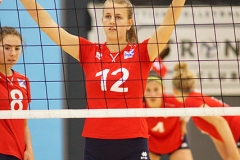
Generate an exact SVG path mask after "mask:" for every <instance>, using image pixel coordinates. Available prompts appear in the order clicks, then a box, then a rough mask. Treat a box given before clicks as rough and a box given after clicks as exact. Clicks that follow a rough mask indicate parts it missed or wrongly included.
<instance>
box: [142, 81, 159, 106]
mask: <svg viewBox="0 0 240 160" xmlns="http://www.w3.org/2000/svg"><path fill="white" fill-rule="evenodd" d="M162 93H163V88H162V84H160V83H159V82H157V81H148V82H147V85H146V91H145V94H144V97H145V100H146V103H147V105H148V106H149V107H151V108H159V107H161V106H160V105H161V103H162Z"/></svg>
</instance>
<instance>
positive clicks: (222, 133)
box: [172, 62, 240, 160]
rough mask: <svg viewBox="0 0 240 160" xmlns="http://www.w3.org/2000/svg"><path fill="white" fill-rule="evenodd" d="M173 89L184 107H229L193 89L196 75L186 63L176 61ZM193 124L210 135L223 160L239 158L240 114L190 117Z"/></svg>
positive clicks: (237, 159) (236, 159)
mask: <svg viewBox="0 0 240 160" xmlns="http://www.w3.org/2000/svg"><path fill="white" fill-rule="evenodd" d="M174 70H175V74H174V76H173V81H172V84H173V90H174V93H175V95H176V96H177V97H178V99H179V101H184V106H185V107H229V106H228V105H227V104H225V103H223V102H222V101H220V100H217V99H215V98H213V97H210V96H208V95H204V94H202V93H200V92H198V91H196V90H195V83H196V77H195V75H194V74H193V72H191V71H190V70H189V69H188V65H187V63H184V62H182V63H177V64H176V65H175V68H174ZM192 120H193V122H194V123H195V125H196V126H197V127H198V128H199V129H200V130H201V131H202V132H203V133H206V134H207V135H209V136H210V137H211V139H212V140H213V142H214V144H215V146H216V149H217V150H218V152H219V154H220V156H221V157H222V159H223V160H239V159H240V154H239V151H240V150H239V149H238V148H237V144H236V143H237V142H239V140H240V129H239V126H240V116H223V117H222V116H202V117H192Z"/></svg>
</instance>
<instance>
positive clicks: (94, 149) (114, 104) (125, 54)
mask: <svg viewBox="0 0 240 160" xmlns="http://www.w3.org/2000/svg"><path fill="white" fill-rule="evenodd" d="M20 1H21V2H22V4H23V5H24V7H25V8H26V9H27V11H28V12H29V14H30V15H31V17H32V18H33V19H34V20H35V22H36V23H37V24H38V25H39V27H40V28H41V29H42V31H44V32H45V33H46V34H47V35H48V36H49V37H50V38H51V39H52V40H53V41H54V42H55V43H56V44H57V45H59V46H60V47H61V48H62V49H63V50H64V51H65V52H66V53H68V54H69V55H71V56H72V57H74V58H75V59H76V60H78V61H79V63H80V65H81V66H82V68H83V70H84V73H85V77H86V81H85V82H86V92H87V108H89V109H107V108H108V109H110V108H142V107H143V104H142V97H143V94H144V91H145V86H146V79H147V77H148V73H149V70H150V68H151V67H152V62H153V61H154V59H155V58H156V57H157V56H158V53H160V52H161V51H162V49H163V48H164V47H165V45H166V43H167V42H168V41H169V38H170V36H171V34H172V31H173V29H174V27H175V24H176V23H177V20H178V18H179V16H180V14H181V11H182V7H183V6H184V3H185V0H173V1H172V3H171V4H170V7H169V9H168V10H167V11H166V15H165V17H164V20H163V22H162V24H161V26H159V27H158V28H157V30H156V32H155V33H154V34H153V35H149V36H150V38H149V39H146V40H144V41H143V42H141V43H139V42H138V39H137V36H136V31H135V26H134V24H135V23H134V19H133V6H132V4H131V2H130V1H129V0H106V1H105V3H104V6H103V14H102V15H103V17H102V23H103V29H104V32H105V35H106V42H105V43H102V44H99V43H94V42H90V41H88V40H87V39H84V38H82V37H78V36H75V35H72V34H69V33H68V32H66V31H65V30H64V29H63V28H61V27H59V26H58V24H56V23H55V22H54V21H53V19H52V18H51V17H50V16H49V14H48V13H47V11H45V10H44V9H43V8H42V7H41V6H40V5H39V4H38V3H37V2H36V0H20ZM76 7H77V6H76ZM78 7H81V6H78ZM82 135H83V137H85V152H84V159H86V160H87V159H90V160H95V159H104V160H113V159H114V160H118V159H126V160H132V159H134V160H137V159H144V160H146V159H149V155H148V129H147V123H146V119H145V118H139V117H138V118H87V119H86V121H85V124H84V130H83V134H82Z"/></svg>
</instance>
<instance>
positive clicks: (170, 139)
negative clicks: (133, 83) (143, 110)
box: [144, 71, 193, 160]
mask: <svg viewBox="0 0 240 160" xmlns="http://www.w3.org/2000/svg"><path fill="white" fill-rule="evenodd" d="M144 97H145V106H146V107H147V108H181V107H183V104H182V102H179V101H178V100H177V99H176V98H175V97H174V95H170V94H166V93H164V87H163V83H162V79H161V78H160V77H159V75H158V74H157V73H156V72H154V71H151V72H150V74H149V77H148V80H147V85H146V91H145V94H144ZM187 122H188V119H187V118H180V117H148V118H147V124H148V130H149V151H150V159H151V160H160V158H161V156H162V155H166V154H168V155H169V158H170V160H183V159H184V160H192V159H193V157H192V153H191V150H190V149H189V145H188V142H187V137H186V134H187V129H186V125H187Z"/></svg>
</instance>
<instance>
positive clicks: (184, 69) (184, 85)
mask: <svg viewBox="0 0 240 160" xmlns="http://www.w3.org/2000/svg"><path fill="white" fill-rule="evenodd" d="M174 71H175V74H174V76H173V80H172V84H173V87H174V88H175V89H178V90H181V91H182V92H185V93H190V92H191V91H193V90H194V89H195V84H196V76H195V74H194V73H193V72H192V71H190V70H189V69H188V64H187V63H186V62H180V63H177V64H176V65H175V66H174Z"/></svg>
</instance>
